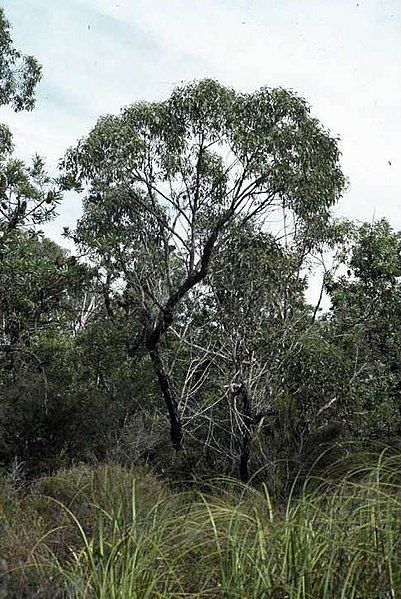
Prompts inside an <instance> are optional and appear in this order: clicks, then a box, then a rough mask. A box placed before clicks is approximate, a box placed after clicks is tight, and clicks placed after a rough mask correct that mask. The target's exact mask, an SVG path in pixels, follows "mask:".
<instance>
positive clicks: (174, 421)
mask: <svg viewBox="0 0 401 599" xmlns="http://www.w3.org/2000/svg"><path fill="white" fill-rule="evenodd" d="M149 356H150V359H151V360H152V365H153V369H154V372H155V374H156V376H157V380H158V383H159V387H160V390H161V392H162V395H163V398H164V402H165V404H166V407H167V412H168V416H169V420H170V438H171V443H172V445H173V447H174V449H175V450H176V451H179V450H181V449H182V448H183V444H182V423H181V417H180V413H179V410H178V405H177V401H176V399H175V397H174V391H173V388H172V384H171V380H170V376H169V374H168V372H167V371H166V369H165V367H164V364H163V360H162V357H161V355H160V349H159V346H158V345H155V346H154V347H153V348H152V349H149Z"/></svg>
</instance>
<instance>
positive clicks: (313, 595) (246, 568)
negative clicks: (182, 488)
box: [0, 456, 401, 599]
mask: <svg viewBox="0 0 401 599" xmlns="http://www.w3.org/2000/svg"><path fill="white" fill-rule="evenodd" d="M399 473H401V457H400V456H397V457H388V458H385V457H382V458H381V459H380V460H379V461H378V463H377V464H376V465H375V466H374V467H370V468H368V469H365V470H362V469H360V470H359V471H358V472H353V473H352V474H349V475H347V476H346V477H344V478H343V479H342V480H341V481H340V482H338V483H336V484H330V485H329V484H328V483H326V482H325V481H320V482H319V481H316V480H314V481H309V482H308V483H307V484H306V485H305V487H304V489H303V490H301V492H300V493H297V496H295V494H294V495H293V497H292V498H290V499H289V500H288V502H287V505H285V506H280V505H274V504H273V502H272V500H271V498H270V497H269V493H268V491H267V489H266V488H265V487H262V488H261V489H259V490H255V489H252V488H250V487H245V486H241V485H239V484H238V483H234V482H232V481H216V482H215V483H213V484H210V488H209V490H207V491H206V492H203V493H197V492H194V491H191V492H187V493H182V492H177V493H174V492H172V491H170V490H168V489H167V488H166V487H165V486H164V485H163V484H162V483H161V482H160V481H159V480H158V479H157V478H156V477H154V476H153V475H152V474H151V473H149V472H147V471H145V470H143V471H137V472H135V473H132V472H130V471H128V470H126V469H123V468H122V467H120V466H118V465H115V464H110V465H106V466H99V467H96V468H86V467H80V468H76V469H71V470H66V471H62V472H59V473H58V474H57V475H55V476H52V477H48V478H44V479H41V480H38V481H36V482H34V483H31V484H30V485H29V487H28V486H24V485H20V488H18V484H17V483H16V481H15V480H14V481H13V480H11V481H10V479H9V478H8V479H7V478H5V479H4V480H3V484H2V489H1V505H0V508H1V513H0V526H1V529H0V535H1V562H0V569H1V574H0V576H1V578H0V597H18V598H21V597H44V598H45V597H49V598H52V599H56V598H58V597H60V598H61V597H76V598H81V597H82V598H83V597H85V598H86V597H88V598H89V597H96V598H102V599H114V598H124V599H125V598H126V599H131V598H134V599H135V598H138V599H139V598H141V599H142V598H148V597H149V598H150V597H165V598H170V597H227V598H231V597H238V598H248V597H249V598H275V599H284V598H291V599H293V598H294V599H295V598H300V599H301V598H302V599H304V598H305V599H306V598H310V599H318V598H336V599H337V598H344V599H352V598H355V599H356V598H361V599H369V598H372V599H373V598H374V599H379V598H383V599H384V598H391V599H392V598H396V597H401V546H400V544H401V486H400V479H399Z"/></svg>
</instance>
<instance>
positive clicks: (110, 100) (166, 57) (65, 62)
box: [0, 0, 401, 242]
mask: <svg viewBox="0 0 401 599" xmlns="http://www.w3.org/2000/svg"><path fill="white" fill-rule="evenodd" d="M0 3H1V4H2V5H3V7H4V9H5V12H6V15H7V17H8V19H9V20H10V21H11V23H12V26H13V38H14V42H15V45H16V46H17V47H18V48H19V49H21V50H23V51H24V52H26V53H30V54H33V55H34V56H35V57H36V58H37V59H38V60H39V61H40V62H41V63H42V65H43V81H42V82H41V84H40V85H39V87H38V91H37V105H36V108H35V110H34V111H33V112H31V113H18V114H14V113H12V112H11V111H10V110H9V109H7V108H4V109H2V110H0V120H1V121H3V122H7V123H8V124H9V125H10V127H11V129H12V131H13V134H14V141H15V144H16V151H17V153H18V154H19V155H20V156H21V157H23V158H28V157H29V156H31V155H32V154H34V153H35V152H38V153H39V154H42V155H43V156H45V157H46V158H47V160H48V163H49V165H50V167H51V168H55V167H56V165H57V162H58V160H59V159H60V158H61V157H62V155H63V153H64V151H65V150H66V149H67V148H68V147H69V146H71V145H74V143H75V142H76V140H77V139H79V138H80V137H82V136H84V135H85V133H87V132H88V131H89V130H90V128H91V127H92V126H93V125H94V124H95V122H96V120H97V118H98V117H99V116H100V115H104V114H108V113H118V112H119V110H120V108H121V107H122V106H125V105H127V104H130V103H132V102H134V101H136V100H159V99H164V98H166V97H168V95H169V94H170V92H171V90H172V89H173V88H174V87H175V86H176V85H178V84H180V83H182V82H186V81H192V80H194V79H201V78H203V77H213V78H216V79H218V80H219V81H220V82H222V83H224V84H227V85H230V86H233V87H235V88H237V89H238V90H241V91H252V90H255V89H257V88H259V87H261V86H263V85H267V86H271V87H275V86H280V87H285V88H289V89H293V90H295V91H297V92H298V93H299V94H301V95H302V96H303V97H304V98H306V100H307V101H308V102H309V103H310V105H311V107H312V114H313V115H314V116H316V117H317V118H319V120H320V121H321V122H322V123H323V125H324V126H325V128H327V129H329V130H330V131H331V133H332V134H334V135H336V136H338V137H339V139H340V141H339V145H340V148H341V152H342V167H343V171H344V173H345V174H346V176H347V177H348V179H349V186H348V190H347V192H346V193H345V195H344V197H343V199H342V200H341V202H340V203H339V205H338V206H337V207H336V209H335V214H336V215H337V216H345V217H348V218H353V219H356V220H360V221H364V220H368V221H371V220H372V219H378V218H381V217H384V216H385V217H387V218H388V219H389V220H390V222H391V224H392V225H393V226H394V227H396V228H399V229H401V0H357V1H356V0H202V1H201V0H168V1H167V0H147V1H145V0H67V1H66V0H0ZM80 210H81V206H80V202H79V200H78V199H77V198H76V196H75V195H70V196H69V197H67V198H66V199H65V201H64V202H63V204H62V206H61V207H60V216H59V218H58V220H57V221H55V222H54V223H52V225H51V226H50V228H49V229H48V231H47V232H48V233H49V234H50V235H51V236H52V237H54V238H55V239H56V240H57V241H59V242H60V241H61V239H62V238H61V236H60V232H61V230H62V227H63V226H73V225H74V222H75V221H76V219H77V217H78V216H79V214H80Z"/></svg>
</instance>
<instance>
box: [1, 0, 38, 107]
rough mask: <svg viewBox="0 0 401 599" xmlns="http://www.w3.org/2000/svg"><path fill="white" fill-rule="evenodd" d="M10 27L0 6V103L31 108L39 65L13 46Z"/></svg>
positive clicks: (32, 58) (31, 57) (33, 101)
mask: <svg viewBox="0 0 401 599" xmlns="http://www.w3.org/2000/svg"><path fill="white" fill-rule="evenodd" d="M10 28H11V26H10V23H9V21H8V20H7V18H6V16H5V14H4V10H3V9H2V8H1V7H0V105H4V104H8V105H10V106H12V107H13V108H14V109H15V110H31V109H32V108H33V107H34V104H35V88H36V85H37V83H38V82H39V81H40V79H41V66H40V65H39V63H38V61H37V60H36V59H35V58H34V57H33V56H30V55H25V54H23V53H22V52H21V51H19V50H17V49H16V48H15V47H14V44H13V40H12V38H11V31H10Z"/></svg>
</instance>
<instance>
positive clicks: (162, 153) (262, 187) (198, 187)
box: [63, 80, 344, 448]
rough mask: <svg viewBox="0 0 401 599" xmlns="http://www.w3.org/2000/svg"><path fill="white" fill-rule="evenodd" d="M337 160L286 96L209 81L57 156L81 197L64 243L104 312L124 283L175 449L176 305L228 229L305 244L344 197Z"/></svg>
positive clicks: (141, 105) (313, 123)
mask: <svg viewBox="0 0 401 599" xmlns="http://www.w3.org/2000/svg"><path fill="white" fill-rule="evenodd" d="M339 158H340V155H339V149H338V145H337V140H336V139H335V138H334V137H332V136H331V135H330V134H329V133H328V132H327V131H325V130H324V128H323V127H322V126H321V124H320V123H319V122H318V121H317V120H316V119H315V118H313V117H312V116H311V114H310V108H309V106H308V105H307V103H306V102H305V101H304V100H303V99H302V98H300V97H299V96H297V95H296V94H295V93H293V92H289V91H286V90H284V89H281V88H279V89H270V88H267V87H265V88H262V89H260V90H259V91H257V92H255V93H249V94H247V93H237V92H235V91H234V90H233V89H230V88H227V87H224V86H222V85H220V84H219V83H217V82H215V81H212V80H204V81H200V82H195V83H192V84H189V85H184V86H182V87H179V88H177V89H175V90H174V91H173V93H172V94H171V96H170V98H168V99H167V100H166V101H161V102H137V103H135V104H133V105H131V106H129V107H128V108H125V109H123V110H122V112H121V114H120V115H118V116H106V117H103V118H100V119H99V121H98V123H97V125H96V126H95V127H94V129H93V130H92V131H91V132H90V133H89V135H88V136H87V137H86V138H84V139H82V140H81V141H80V142H79V143H78V144H77V146H76V147H75V148H72V149H70V150H69V151H68V152H67V154H66V156H65V159H64V161H63V178H64V185H65V186H66V187H70V188H73V187H75V188H76V189H82V190H83V193H84V213H83V216H82V218H81V219H80V221H79V223H78V226H77V228H76V231H75V232H74V234H73V236H74V238H75V240H76V242H77V244H78V245H79V246H81V247H82V249H83V250H84V251H86V252H88V254H90V255H91V257H92V259H93V260H95V261H96V263H97V265H98V267H99V271H100V272H102V273H104V283H105V285H106V287H107V289H108V292H107V293H106V295H105V297H106V298H107V302H108V304H109V307H110V308H112V300H113V294H114V293H115V290H116V288H117V286H119V285H120V286H121V285H122V287H123V291H124V297H125V301H127V302H129V303H130V306H131V312H130V314H131V316H132V319H133V321H135V329H136V334H134V335H133V336H132V339H131V340H130V342H129V352H130V354H131V355H132V356H135V355H138V354H142V355H143V353H146V354H147V355H148V356H149V358H150V360H151V361H152V364H153V367H154V372H155V375H156V377H157V380H158V382H159V385H160V390H161V392H162V394H163V397H164V401H165V404H166V408H167V412H168V416H169V419H170V428H171V440H172V443H173V445H174V446H175V447H176V448H180V447H181V446H182V422H181V414H180V410H179V406H178V403H177V397H176V391H175V389H174V385H173V384H172V381H171V380H170V377H169V373H168V369H167V368H166V364H165V359H164V355H163V344H165V342H166V334H167V333H168V332H169V330H170V328H171V326H172V324H173V323H174V322H178V321H179V319H180V318H181V317H182V314H181V312H180V310H181V307H182V302H183V300H184V298H189V297H190V296H191V294H193V293H194V291H195V290H196V291H197V292H199V291H200V290H202V288H203V287H204V284H205V279H206V276H207V274H208V272H209V270H210V266H211V263H212V261H213V259H214V257H215V256H216V255H217V254H218V252H219V248H220V245H221V240H222V238H223V234H224V233H225V231H226V230H228V227H229V226H230V224H232V223H233V222H234V221H235V223H236V225H237V226H238V227H241V226H244V225H245V224H247V223H250V222H252V223H258V224H259V225H260V226H261V225H262V223H264V226H265V228H266V229H268V230H270V231H271V232H272V234H274V235H277V236H279V237H285V238H286V239H287V243H288V244H291V243H298V241H299V239H300V238H302V239H303V240H305V239H306V238H307V235H305V231H307V230H311V229H313V228H318V227H319V225H320V224H321V222H322V221H324V220H325V219H327V218H328V215H329V212H330V208H331V206H332V205H333V204H334V203H335V202H336V200H337V199H338V198H339V196H340V194H341V192H342V190H343V187H344V177H343V175H342V172H341V169H340V165H339ZM279 220H280V222H281V224H279V222H278V221H279Z"/></svg>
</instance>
